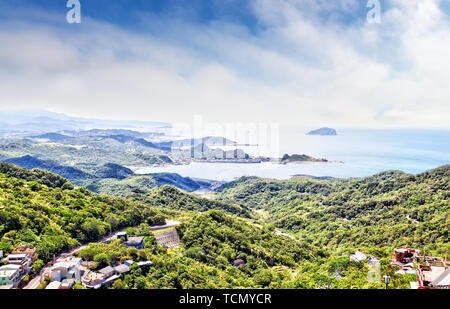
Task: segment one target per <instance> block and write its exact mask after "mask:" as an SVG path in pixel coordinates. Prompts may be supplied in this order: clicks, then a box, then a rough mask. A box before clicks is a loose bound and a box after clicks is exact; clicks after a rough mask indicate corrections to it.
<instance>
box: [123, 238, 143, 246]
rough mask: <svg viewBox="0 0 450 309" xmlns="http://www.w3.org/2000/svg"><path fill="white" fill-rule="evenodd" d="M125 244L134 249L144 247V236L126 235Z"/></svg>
mask: <svg viewBox="0 0 450 309" xmlns="http://www.w3.org/2000/svg"><path fill="white" fill-rule="evenodd" d="M125 245H127V246H128V247H134V248H136V249H144V237H128V240H127V241H126V242H125Z"/></svg>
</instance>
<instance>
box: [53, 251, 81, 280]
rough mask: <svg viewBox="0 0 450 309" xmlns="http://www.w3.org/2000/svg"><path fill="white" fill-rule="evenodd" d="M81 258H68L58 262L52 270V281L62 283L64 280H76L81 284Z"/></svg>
mask: <svg viewBox="0 0 450 309" xmlns="http://www.w3.org/2000/svg"><path fill="white" fill-rule="evenodd" d="M81 261H82V260H81V258H75V257H67V258H63V259H59V260H57V263H55V265H53V267H52V269H51V275H50V278H51V279H52V281H58V282H61V281H62V280H63V279H74V280H75V281H76V282H80V277H81V271H80V266H81Z"/></svg>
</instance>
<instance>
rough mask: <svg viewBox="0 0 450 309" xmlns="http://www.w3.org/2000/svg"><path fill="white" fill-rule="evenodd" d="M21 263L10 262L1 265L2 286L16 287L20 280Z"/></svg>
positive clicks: (0, 280) (0, 281) (0, 284)
mask: <svg viewBox="0 0 450 309" xmlns="http://www.w3.org/2000/svg"><path fill="white" fill-rule="evenodd" d="M20 269H21V266H20V265H15V264H9V265H4V266H1V267H0V286H1V287H6V286H10V287H11V288H15V287H16V286H17V283H18V282H19V281H20Z"/></svg>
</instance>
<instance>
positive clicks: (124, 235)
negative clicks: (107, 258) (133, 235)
mask: <svg viewBox="0 0 450 309" xmlns="http://www.w3.org/2000/svg"><path fill="white" fill-rule="evenodd" d="M116 237H117V239H123V241H127V240H128V234H127V232H119V233H117V235H116Z"/></svg>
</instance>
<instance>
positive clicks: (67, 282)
mask: <svg viewBox="0 0 450 309" xmlns="http://www.w3.org/2000/svg"><path fill="white" fill-rule="evenodd" d="M74 285H75V280H74V279H64V280H63V281H61V287H60V288H61V289H63V290H68V289H71V288H72V287H73V286H74Z"/></svg>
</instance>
